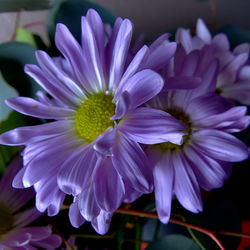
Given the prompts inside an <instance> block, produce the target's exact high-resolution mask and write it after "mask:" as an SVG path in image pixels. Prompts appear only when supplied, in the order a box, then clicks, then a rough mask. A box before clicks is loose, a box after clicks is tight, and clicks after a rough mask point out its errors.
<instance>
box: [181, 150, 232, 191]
mask: <svg viewBox="0 0 250 250" xmlns="http://www.w3.org/2000/svg"><path fill="white" fill-rule="evenodd" d="M184 152H185V157H186V158H187V159H188V160H189V164H190V166H192V169H193V171H194V173H195V176H196V178H197V180H198V182H199V185H200V186H201V187H202V188H204V189H205V190H208V191H209V190H211V189H213V188H219V187H221V186H222V185H223V183H224V181H225V179H226V178H227V174H226V172H225V171H224V170H223V168H222V166H221V165H220V164H219V163H218V162H217V161H215V160H214V159H212V158H210V157H207V156H206V155H204V154H202V153H200V152H199V147H194V146H193V147H188V146H187V147H184Z"/></svg>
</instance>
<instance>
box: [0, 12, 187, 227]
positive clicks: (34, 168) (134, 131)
mask: <svg viewBox="0 0 250 250" xmlns="http://www.w3.org/2000/svg"><path fill="white" fill-rule="evenodd" d="M104 30H105V29H104V25H103V23H102V21H101V19H100V16H99V15H98V14H97V12H95V11H94V10H89V11H88V13H87V15H86V17H82V37H81V38H82V40H81V45H79V44H78V42H77V41H76V40H75V39H74V37H73V36H72V35H71V33H70V32H69V30H68V29H67V27H66V26H65V25H63V24H58V25H57V28H56V34H55V42H56V45H57V48H58V49H59V50H60V51H61V52H62V54H63V55H64V58H65V59H60V58H59V59H58V58H57V59H55V60H53V59H52V58H50V57H49V56H48V55H47V54H46V53H45V52H43V51H37V52H36V58H37V61H38V63H39V65H40V68H39V67H38V66H36V65H26V67H25V71H26V72H27V73H28V74H29V75H30V76H31V77H33V78H34V79H35V80H36V81H37V83H38V84H39V85H40V86H42V87H43V88H44V89H45V90H46V91H47V93H48V94H49V95H50V96H51V97H52V98H51V99H49V98H48V97H47V96H46V95H45V94H43V93H42V92H38V98H39V101H36V100H34V99H31V98H27V97H17V98H12V99H9V100H7V101H6V103H7V104H8V105H9V106H10V107H11V108H13V109H15V110H17V111H18V112H21V113H23V114H26V115H30V116H34V117H38V118H44V119H53V120H56V121H54V122H50V123H47V124H42V125H37V126H31V127H23V128H17V129H14V130H12V131H9V132H6V133H4V134H2V135H1V136H0V143H2V144H7V145H25V146H26V147H25V149H24V151H23V154H22V155H23V162H24V167H23V169H22V170H21V171H20V172H19V173H18V175H17V176H16V178H15V180H14V186H15V187H30V186H32V185H34V187H35V190H36V192H37V195H36V206H37V208H38V210H39V211H44V210H46V209H47V208H48V213H49V215H54V214H56V213H58V211H59V209H60V206H61V204H62V202H63V199H64V196H65V194H70V195H73V196H75V199H76V202H75V203H74V205H72V207H73V208H72V210H73V209H75V210H77V209H78V210H79V213H80V214H81V216H82V217H83V218H82V219H81V220H80V222H83V221H84V220H88V221H92V222H93V223H95V224H96V227H95V228H99V227H100V226H98V225H99V224H100V223H102V221H103V220H104V217H108V216H109V214H110V213H112V212H114V211H115V210H116V209H117V208H118V207H119V206H120V204H121V202H122V201H123V200H127V199H132V198H133V197H136V196H138V195H141V194H142V193H148V192H151V191H152V188H153V177H152V172H151V170H150V167H149V163H148V160H147V157H146V155H145V153H144V151H143V150H142V149H141V147H140V145H139V143H144V144H154V143H161V142H165V141H170V142H172V143H177V144H181V143H182V136H183V134H185V133H184V132H179V131H180V130H183V129H184V125H183V124H182V123H181V122H179V121H177V120H175V119H174V118H172V117H171V116H170V115H168V114H166V113H165V112H163V111H161V110H157V109H154V108H148V107H140V106H141V105H142V104H144V103H145V102H147V101H149V100H150V99H151V98H153V97H154V96H155V95H157V94H158V93H159V92H160V91H161V89H162V87H163V79H162V78H161V76H160V75H159V74H157V73H155V72H154V71H152V70H151V69H149V68H154V67H156V66H157V64H158V61H157V60H156V56H155V54H154V53H153V52H154V50H153V48H151V49H148V48H147V46H143V47H142V48H141V49H140V50H139V51H138V52H137V53H136V55H135V56H134V58H133V59H131V58H129V59H128V60H127V54H128V51H129V46H130V40H131V36H132V24H131V22H130V21H129V20H128V19H125V20H122V19H121V18H118V19H117V20H116V22H115V24H114V28H113V29H112V32H111V34H110V35H109V36H107V35H106V34H105V32H104ZM164 48H165V49H166V51H167V52H165V53H164V55H166V54H167V55H168V56H167V57H165V58H164V60H165V61H166V60H168V61H169V60H170V59H171V57H172V56H173V55H174V52H175V49H176V45H175V43H170V42H167V43H164ZM156 52H157V50H156ZM157 53H158V52H157ZM150 59H152V60H150ZM114 190H116V192H115V193H114V192H113V191H114ZM126 192H129V193H126ZM131 197H132V198H131ZM75 204H76V205H77V208H76V207H75V206H76V205H75ZM98 216H100V217H98ZM70 218H71V221H75V222H79V217H77V213H71V212H70ZM72 224H75V225H76V224H77V223H72ZM78 224H79V223H78ZM99 231H100V230H99Z"/></svg>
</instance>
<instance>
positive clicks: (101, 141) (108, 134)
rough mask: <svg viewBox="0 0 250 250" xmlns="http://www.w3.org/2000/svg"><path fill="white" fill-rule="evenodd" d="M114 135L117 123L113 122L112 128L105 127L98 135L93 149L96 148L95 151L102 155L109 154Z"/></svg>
mask: <svg viewBox="0 0 250 250" xmlns="http://www.w3.org/2000/svg"><path fill="white" fill-rule="evenodd" d="M116 135H117V125H116V123H115V126H114V128H113V129H112V130H111V129H106V131H105V132H104V133H102V134H101V135H99V136H98V138H97V139H96V140H95V144H94V146H93V148H94V150H96V151H97V152H99V153H100V154H102V155H104V156H111V155H112V153H111V147H112V146H113V144H114V142H115V138H116Z"/></svg>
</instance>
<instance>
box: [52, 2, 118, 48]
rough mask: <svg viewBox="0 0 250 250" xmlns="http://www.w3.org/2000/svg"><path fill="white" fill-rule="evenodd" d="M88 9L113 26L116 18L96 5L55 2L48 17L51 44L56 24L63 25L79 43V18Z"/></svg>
mask: <svg viewBox="0 0 250 250" xmlns="http://www.w3.org/2000/svg"><path fill="white" fill-rule="evenodd" d="M90 8H92V9H95V10H96V11H97V12H98V13H99V15H100V16H101V18H102V21H103V22H104V23H109V24H111V25H113V24H114V21H115V18H116V16H115V15H114V14H113V13H111V12H110V11H109V10H107V9H105V8H103V7H101V6H99V5H97V4H94V3H91V2H88V1H85V0H57V1H55V3H54V4H53V6H52V8H51V9H50V11H49V15H48V20H49V27H48V28H49V35H50V39H51V43H53V41H54V33H55V26H56V23H64V24H65V25H66V26H67V27H68V28H69V30H70V31H71V33H72V34H73V35H74V36H75V37H76V39H78V41H80V36H81V16H84V15H85V14H86V13H87V11H88V9H90Z"/></svg>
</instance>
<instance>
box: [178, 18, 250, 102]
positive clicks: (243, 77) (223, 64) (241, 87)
mask: <svg viewBox="0 0 250 250" xmlns="http://www.w3.org/2000/svg"><path fill="white" fill-rule="evenodd" d="M176 41H177V42H178V43H181V44H182V46H183V47H184V49H185V51H186V52H187V53H190V52H191V51H194V50H200V51H201V52H202V53H203V62H202V64H203V65H202V67H203V68H206V67H207V66H208V65H209V63H211V61H212V60H214V59H217V60H218V62H219V73H218V78H217V83H216V92H217V93H219V94H220V95H221V96H223V97H225V98H228V99H232V100H236V101H238V102H240V103H243V104H246V105H250V61H249V60H248V58H249V51H250V50H249V48H250V46H249V44H247V43H243V44H240V45H238V46H237V47H236V48H234V49H233V50H232V51H231V50H230V44H229V41H228V38H227V36H226V35H225V34H223V33H219V34H217V35H215V36H214V37H213V38H212V35H211V33H210V31H209V30H208V28H207V26H206V25H205V23H204V22H203V20H202V19H198V20H197V23H196V35H195V36H194V37H192V36H191V34H190V31H189V30H187V29H184V28H179V29H178V31H177V33H176Z"/></svg>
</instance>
